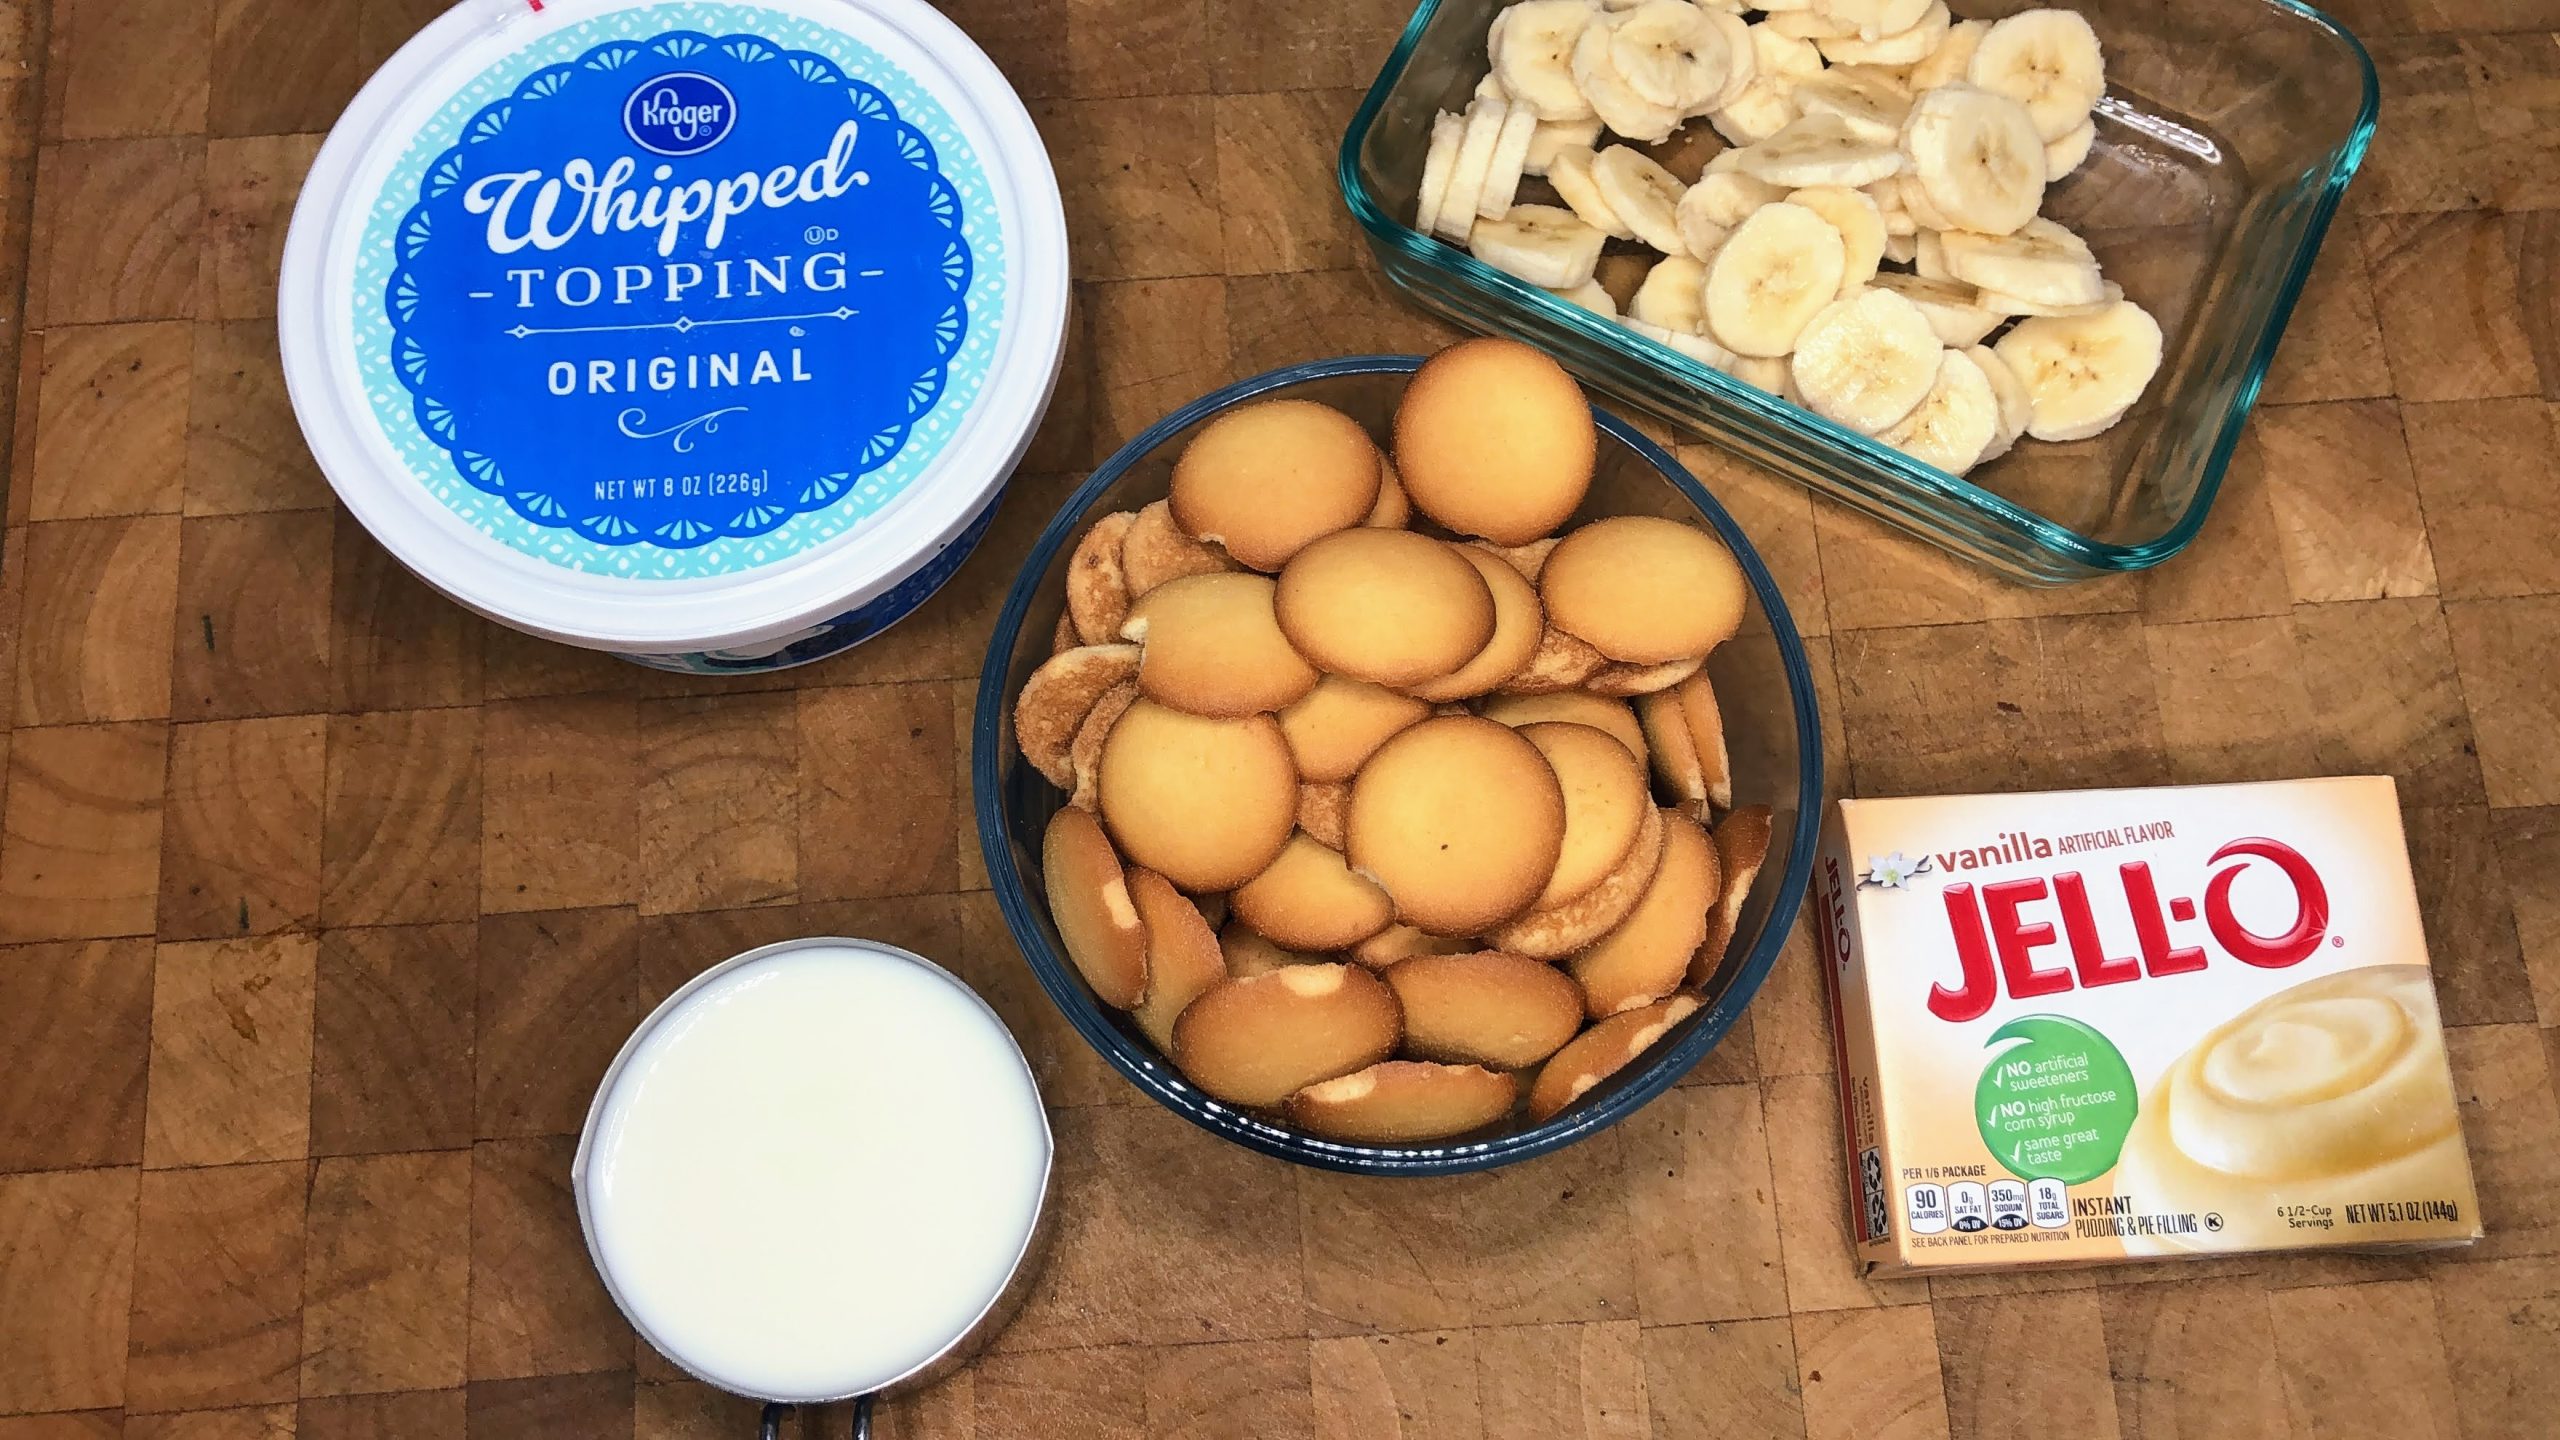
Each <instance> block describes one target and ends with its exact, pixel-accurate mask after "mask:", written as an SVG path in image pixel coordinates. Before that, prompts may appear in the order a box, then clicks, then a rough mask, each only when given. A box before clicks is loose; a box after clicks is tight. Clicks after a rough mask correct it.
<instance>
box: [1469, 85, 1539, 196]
mask: <svg viewBox="0 0 2560 1440" xmlns="http://www.w3.org/2000/svg"><path fill="white" fill-rule="evenodd" d="M1537 133H1538V112H1537V111H1535V110H1532V109H1530V108H1529V107H1528V106H1526V105H1511V104H1505V105H1504V106H1503V110H1502V129H1501V130H1500V131H1499V132H1498V133H1497V134H1496V135H1495V136H1494V140H1493V162H1492V163H1491V164H1490V165H1489V166H1487V167H1486V169H1485V175H1484V189H1483V190H1482V192H1481V193H1479V194H1478V195H1477V196H1476V214H1477V215H1479V216H1481V217H1483V218H1484V219H1487V220H1498V219H1500V218H1502V216H1503V215H1504V214H1505V213H1507V212H1508V211H1509V210H1510V209H1511V202H1512V201H1513V200H1515V199H1517V198H1518V197H1519V194H1520V177H1521V176H1522V175H1524V174H1526V173H1527V172H1528V164H1529V142H1530V141H1531V140H1532V139H1533V138H1534V137H1535V136H1536V135H1537Z"/></svg>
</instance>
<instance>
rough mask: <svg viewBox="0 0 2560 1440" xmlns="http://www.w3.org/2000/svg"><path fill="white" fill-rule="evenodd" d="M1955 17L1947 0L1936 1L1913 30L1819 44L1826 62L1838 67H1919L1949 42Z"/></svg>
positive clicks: (1911, 27) (1925, 11) (1849, 37)
mask: <svg viewBox="0 0 2560 1440" xmlns="http://www.w3.org/2000/svg"><path fill="white" fill-rule="evenodd" d="M1952 23H1953V17H1951V16H1949V15H1948V14H1947V7H1946V3H1945V0H1933V3H1931V5H1930V6H1929V8H1928V9H1926V10H1924V11H1922V12H1921V13H1920V18H1919V19H1918V20H1917V21H1915V22H1913V23H1912V24H1911V25H1910V26H1909V27H1907V28H1905V29H1903V30H1900V31H1897V32H1896V33H1894V34H1891V35H1880V36H1878V37H1876V38H1875V39H1872V40H1870V39H1867V38H1865V37H1863V36H1855V35H1852V36H1844V37H1842V38H1840V39H1836V40H1824V41H1821V42H1819V43H1820V45H1821V47H1822V55H1823V58H1824V59H1826V60H1829V61H1830V62H1831V63H1832V64H1834V65H1917V64H1919V63H1920V62H1921V61H1923V60H1926V59H1928V58H1929V52H1930V51H1932V50H1935V49H1937V48H1938V47H1939V46H1940V45H1942V44H1944V43H1945V42H1946V38H1947V29H1948V27H1949V26H1950V25H1951V24H1952Z"/></svg>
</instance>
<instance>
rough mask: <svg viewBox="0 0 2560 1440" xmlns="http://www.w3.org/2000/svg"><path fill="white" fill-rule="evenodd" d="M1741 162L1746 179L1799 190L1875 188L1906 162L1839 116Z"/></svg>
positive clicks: (1792, 132) (1756, 149)
mask: <svg viewBox="0 0 2560 1440" xmlns="http://www.w3.org/2000/svg"><path fill="white" fill-rule="evenodd" d="M1736 163H1738V164H1739V165H1740V166H1741V167H1742V170H1743V172H1744V173H1745V174H1748V175H1756V176H1758V177H1759V178H1761V179H1763V180H1766V181H1768V182H1769V183H1770V184H1772V185H1783V186H1785V187H1787V188H1788V189H1790V190H1798V189H1802V188H1804V187H1805V186H1807V185H1852V186H1854V185H1870V184H1873V183H1875V182H1876V181H1878V180H1882V179H1884V178H1885V177H1886V176H1889V175H1895V174H1899V173H1900V172H1901V170H1902V164H1903V158H1902V152H1901V151H1900V150H1897V149H1895V148H1894V147H1893V145H1892V144H1891V143H1890V142H1881V143H1880V142H1878V141H1874V140H1867V139H1862V138H1860V137H1859V135H1858V134H1857V133H1856V132H1855V131H1853V130H1851V129H1850V128H1849V126H1848V124H1847V123H1846V122H1844V121H1842V120H1841V119H1840V117H1838V116H1836V115H1806V116H1803V117H1801V118H1799V119H1797V120H1795V121H1794V122H1792V123H1790V124H1789V125H1788V126H1787V128H1786V129H1784V130H1781V131H1779V132H1778V133H1777V134H1775V135H1772V136H1770V137H1769V138H1768V139H1766V140H1763V141H1761V142H1760V143H1759V144H1757V145H1754V146H1752V147H1751V148H1749V149H1747V150H1745V151H1743V152H1742V158H1741V159H1740V160H1739V161H1738V162H1736ZM2039 164H2041V160H2039Z"/></svg>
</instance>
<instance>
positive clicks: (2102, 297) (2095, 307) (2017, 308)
mask: <svg viewBox="0 0 2560 1440" xmlns="http://www.w3.org/2000/svg"><path fill="white" fill-rule="evenodd" d="M1981 294H1982V308H1983V309H1985V310H1988V311H1990V312H1991V313H1992V314H1994V315H1998V316H2001V317H2003V318H2006V317H2008V316H2011V315H2048V316H2065V315H2095V314H2097V313H2098V312H2099V311H2101V310H2104V309H2106V308H2107V307H2108V306H2110V305H2113V304H2114V303H2116V302H2117V301H2119V300H2121V299H2123V298H2124V287H2123V286H2121V285H2118V284H2117V283H2116V282H2114V281H2113V280H2102V281H2100V282H2098V298H2097V299H2095V300H2092V301H2090V302H2089V303H2087V304H2085V305H2047V304H2045V303H2044V302H2043V301H2040V300H2024V299H2020V298H2019V297H2018V296H2015V295H2003V294H2001V293H2000V292H1999V291H1997V290H1985V291H1982V292H1981Z"/></svg>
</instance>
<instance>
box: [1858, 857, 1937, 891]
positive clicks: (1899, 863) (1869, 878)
mask: <svg viewBox="0 0 2560 1440" xmlns="http://www.w3.org/2000/svg"><path fill="white" fill-rule="evenodd" d="M1928 873H1929V861H1928V859H1927V857H1925V856H1924V857H1922V858H1921V859H1918V860H1914V859H1912V858H1911V857H1910V856H1908V855H1905V854H1903V853H1902V852H1901V851H1899V850H1896V851H1894V852H1893V853H1892V854H1890V855H1870V856H1868V857H1867V873H1866V874H1865V875H1864V876H1863V877H1861V878H1862V879H1863V880H1864V881H1865V882H1866V883H1867V884H1869V885H1873V886H1875V887H1876V888H1878V889H1880V890H1904V889H1908V888H1910V885H1911V878H1912V877H1913V876H1915V875H1926V874H1928Z"/></svg>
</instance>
